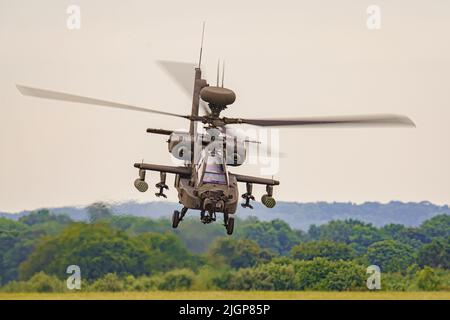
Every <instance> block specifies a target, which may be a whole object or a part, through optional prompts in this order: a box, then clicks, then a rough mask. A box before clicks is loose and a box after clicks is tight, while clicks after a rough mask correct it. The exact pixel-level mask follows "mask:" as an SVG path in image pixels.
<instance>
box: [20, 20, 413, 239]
mask: <svg viewBox="0 0 450 320" xmlns="http://www.w3.org/2000/svg"><path fill="white" fill-rule="evenodd" d="M203 38H204V26H203V32H202V41H201V46H200V57H199V61H198V65H197V66H196V67H195V69H194V70H193V73H194V77H193V83H194V86H193V92H192V106H191V112H190V114H188V115H182V114H176V113H171V112H166V111H160V110H155V109H148V108H143V107H138V106H133V105H128V104H123V103H117V102H111V101H107V100H100V99H95V98H88V97H83V96H79V95H73V94H68V93H63V92H58V91H52V90H45V89H39V88H35V87H29V86H23V85H16V86H17V89H18V90H19V91H20V93H21V94H23V95H26V96H32V97H38V98H45V99H52V100H59V101H65V102H73V103H82V104H89V105H95V106H101V107H110V108H117V109H125V110H131V111H137V112H144V113H152V114H160V115H165V116H171V117H178V118H184V119H186V120H189V121H190V126H189V131H188V132H180V131H175V130H167V129H155V128H148V129H147V132H148V133H152V134H158V135H166V136H168V140H167V143H168V151H169V152H170V153H171V154H172V155H173V156H174V157H175V158H176V159H179V160H181V161H183V163H184V165H179V166H169V165H158V164H150V163H144V162H143V161H142V162H140V163H135V164H134V167H135V168H136V169H138V178H137V179H136V180H135V181H134V186H135V188H136V189H137V190H138V191H139V192H146V191H147V190H148V188H149V186H148V183H147V182H146V172H147V171H156V172H159V173H160V181H159V182H158V183H157V184H156V185H155V187H156V188H157V191H158V192H157V193H155V195H156V196H157V197H164V198H166V197H167V196H166V195H165V194H164V190H167V189H169V187H168V186H167V184H166V177H167V174H168V173H169V174H174V175H175V179H174V187H175V188H176V190H177V192H178V199H179V202H180V204H182V206H183V207H182V208H181V210H175V211H174V212H173V214H172V227H173V228H177V227H178V225H179V223H180V222H181V221H182V220H183V219H184V217H185V216H186V214H187V211H188V210H189V209H191V210H198V211H200V220H201V222H203V223H204V224H209V223H212V222H214V221H216V219H217V216H216V215H217V214H218V213H222V214H223V225H224V226H225V228H226V233H227V234H228V235H231V234H233V230H234V222H235V217H236V211H237V207H238V202H239V199H240V198H242V199H243V200H244V202H243V203H242V204H241V206H242V207H243V208H250V209H253V206H252V204H251V203H250V202H251V201H254V200H255V197H254V195H253V185H254V184H257V185H263V186H265V189H266V193H265V194H264V195H263V196H262V197H261V202H262V204H263V205H265V206H266V207H267V208H273V207H274V206H275V205H276V201H275V199H274V197H273V189H274V186H277V185H279V184H280V181H278V180H274V179H273V178H272V179H269V178H262V177H255V176H248V175H241V174H235V173H232V172H231V171H230V170H229V168H230V167H237V166H241V165H242V164H243V163H244V162H245V159H246V155H247V154H246V153H247V147H248V143H251V142H254V141H249V140H246V139H243V138H242V137H239V135H237V134H235V133H234V132H233V131H232V130H227V129H229V128H230V127H229V126H230V125H240V124H248V125H253V126H259V127H300V126H308V127H309V126H374V125H375V126H377V125H383V126H409V127H414V126H415V124H414V123H413V122H412V121H411V120H410V119H409V118H408V117H406V116H402V115H392V114H379V115H359V116H329V117H300V118H295V117H293V118H288V119H277V118H273V119H253V118H251V119H248V118H233V117H223V116H221V113H222V112H223V111H224V110H225V109H227V108H228V107H229V106H230V105H232V104H233V103H234V102H235V100H236V94H235V92H234V91H233V90H231V89H229V88H226V87H224V71H223V72H222V84H221V85H219V65H218V71H217V82H216V85H211V84H209V83H208V81H207V80H206V79H203V77H202V69H201V60H202V51H203ZM200 106H202V108H203V109H204V113H205V114H204V115H200V114H199V113H200V112H199V109H200ZM198 124H202V125H203V129H204V132H203V133H198V130H197V125H198ZM229 132H231V134H230V133H229ZM238 183H245V186H246V192H245V193H243V194H242V195H239V190H238Z"/></svg>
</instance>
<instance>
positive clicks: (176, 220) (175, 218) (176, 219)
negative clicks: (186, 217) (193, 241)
mask: <svg viewBox="0 0 450 320" xmlns="http://www.w3.org/2000/svg"><path fill="white" fill-rule="evenodd" d="M179 223H180V211H178V210H175V211H174V212H173V215H172V228H174V229H176V228H177V227H178V224H179Z"/></svg>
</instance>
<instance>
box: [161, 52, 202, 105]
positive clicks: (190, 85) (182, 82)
mask: <svg viewBox="0 0 450 320" xmlns="http://www.w3.org/2000/svg"><path fill="white" fill-rule="evenodd" d="M157 63H158V65H159V66H160V67H161V68H162V69H163V70H164V71H165V72H166V73H167V74H168V75H169V76H170V77H171V78H172V79H173V80H175V82H176V83H177V85H178V86H179V87H180V88H181V89H182V90H183V91H184V93H185V94H186V95H187V96H188V97H192V92H193V91H194V74H195V68H196V65H195V64H193V63H188V62H179V61H167V60H158V61H157Z"/></svg>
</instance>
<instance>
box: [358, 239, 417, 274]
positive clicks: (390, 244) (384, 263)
mask: <svg viewBox="0 0 450 320" xmlns="http://www.w3.org/2000/svg"><path fill="white" fill-rule="evenodd" d="M414 258H415V257H414V250H413V249H412V248H411V247H410V246H408V245H406V244H403V243H401V242H398V241H395V240H384V241H379V242H376V243H374V244H372V245H371V246H369V248H368V249H367V255H366V259H367V262H368V264H374V265H377V266H379V267H380V268H381V271H382V272H398V271H405V270H406V269H407V268H408V266H410V265H411V264H412V263H414Z"/></svg>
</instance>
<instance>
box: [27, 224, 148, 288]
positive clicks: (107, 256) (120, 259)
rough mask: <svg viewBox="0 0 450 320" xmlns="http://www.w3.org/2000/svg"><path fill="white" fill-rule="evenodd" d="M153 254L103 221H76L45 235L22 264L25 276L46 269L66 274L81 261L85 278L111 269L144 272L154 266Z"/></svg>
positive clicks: (120, 273)
mask: <svg viewBox="0 0 450 320" xmlns="http://www.w3.org/2000/svg"><path fill="white" fill-rule="evenodd" d="M152 262H153V261H152V254H151V252H150V250H149V249H148V248H146V246H145V244H144V243H142V242H141V241H139V240H137V239H134V238H131V237H129V236H127V235H126V234H125V233H123V232H122V231H118V230H115V229H112V228H110V227H108V226H107V225H104V224H92V225H88V224H84V223H76V224H72V225H70V226H69V227H68V228H66V229H65V230H64V231H63V232H62V233H60V234H58V235H56V236H51V237H45V238H43V239H42V240H41V241H40V242H39V243H38V245H37V246H36V249H35V250H34V251H33V253H32V254H31V255H30V256H29V257H28V259H27V260H26V261H25V262H23V263H22V264H21V265H20V275H21V278H23V279H28V278H30V277H31V276H32V275H33V274H35V273H37V272H39V271H44V272H46V273H47V274H52V275H56V276H58V277H61V278H64V277H66V276H67V275H66V273H65V272H66V268H67V267H68V266H69V265H73V264H75V265H78V266H80V268H81V271H82V275H83V277H84V278H85V279H90V280H92V279H97V278H100V277H102V276H104V275H105V274H108V273H117V274H119V275H122V274H128V273H130V274H133V275H141V274H148V273H151V272H152V271H153V270H152V269H153V268H152V267H153V265H152Z"/></svg>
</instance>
